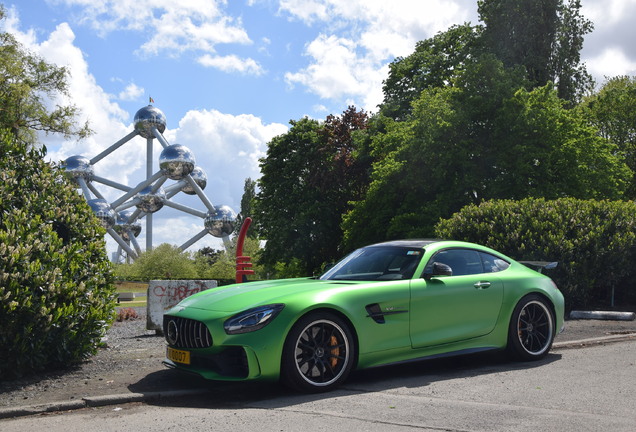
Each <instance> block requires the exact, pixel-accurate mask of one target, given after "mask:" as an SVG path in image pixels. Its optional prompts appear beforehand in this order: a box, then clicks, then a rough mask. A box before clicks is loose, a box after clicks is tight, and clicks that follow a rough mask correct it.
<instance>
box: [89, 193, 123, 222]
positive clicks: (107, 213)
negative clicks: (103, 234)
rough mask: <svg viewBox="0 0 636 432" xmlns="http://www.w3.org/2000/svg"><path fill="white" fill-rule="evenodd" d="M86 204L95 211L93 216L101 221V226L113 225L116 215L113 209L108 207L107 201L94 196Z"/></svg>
mask: <svg viewBox="0 0 636 432" xmlns="http://www.w3.org/2000/svg"><path fill="white" fill-rule="evenodd" d="M88 205H89V206H90V208H91V209H92V210H93V213H95V216H97V218H98V219H99V221H100V222H101V223H102V226H103V227H104V228H106V229H108V228H112V227H113V225H115V222H116V220H117V216H116V214H115V210H113V209H112V208H111V207H110V204H108V201H106V200H105V199H101V198H95V199H91V200H88Z"/></svg>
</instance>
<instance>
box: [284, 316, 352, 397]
mask: <svg viewBox="0 0 636 432" xmlns="http://www.w3.org/2000/svg"><path fill="white" fill-rule="evenodd" d="M354 359H355V342H354V338H353V334H352V333H351V330H350V329H349V326H348V324H347V323H346V322H344V320H342V319H341V318H340V317H338V316H337V315H335V314H333V313H330V312H315V313H311V314H309V315H306V316H304V317H303V318H301V319H300V320H299V321H298V322H297V323H296V324H295V325H294V327H293V328H292V330H291V331H290V332H289V335H288V336H287V339H286V340H285V346H284V348H283V358H282V361H281V379H282V381H283V383H284V384H286V385H288V386H289V387H292V388H294V389H296V390H300V391H303V392H310V393H317V392H324V391H329V390H332V389H333V388H335V387H336V386H338V385H340V384H342V382H344V381H345V380H346V379H347V377H348V376H349V373H350V372H351V369H352V368H353V363H354Z"/></svg>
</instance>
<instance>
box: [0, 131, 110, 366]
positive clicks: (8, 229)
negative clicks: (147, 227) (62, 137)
mask: <svg viewBox="0 0 636 432" xmlns="http://www.w3.org/2000/svg"><path fill="white" fill-rule="evenodd" d="M0 132H1V131H0ZM43 156H44V151H43V150H37V149H33V148H31V149H28V148H25V147H22V146H20V145H18V144H15V143H13V141H12V139H11V137H10V135H9V134H2V133H0V323H2V325H0V378H5V377H9V378H13V377H18V376H20V375H24V374H28V373H32V372H36V371H42V370H49V369H53V368H59V367H64V366H69V365H72V364H74V363H77V362H79V361H82V360H83V359H85V358H86V357H87V356H89V355H91V354H93V353H95V352H96V349H97V347H98V346H99V344H100V343H101V338H102V336H103V335H104V333H105V331H106V328H107V327H108V325H109V324H110V323H111V322H112V320H113V319H114V316H115V313H114V311H115V288H114V285H113V284H112V276H111V268H110V263H109V261H108V258H107V255H106V248H105V243H104V233H105V231H104V229H103V228H102V227H101V225H100V223H99V221H98V220H97V218H96V217H95V216H94V215H93V213H92V211H91V209H90V208H89V206H88V205H87V203H86V201H85V200H84V198H82V197H81V196H80V194H79V193H78V192H77V190H76V189H75V187H73V186H72V185H71V184H70V183H69V181H68V180H67V179H66V178H65V177H64V176H63V175H62V173H61V172H60V171H58V170H57V169H56V168H54V167H52V166H50V165H49V164H48V163H46V162H45V161H44V160H43Z"/></svg>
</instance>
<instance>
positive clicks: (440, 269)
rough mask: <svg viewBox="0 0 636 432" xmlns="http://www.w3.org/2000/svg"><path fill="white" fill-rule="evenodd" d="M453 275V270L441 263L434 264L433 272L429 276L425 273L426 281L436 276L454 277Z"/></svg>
mask: <svg viewBox="0 0 636 432" xmlns="http://www.w3.org/2000/svg"><path fill="white" fill-rule="evenodd" d="M452 275H453V269H452V268H451V267H450V266H449V265H446V264H444V263H440V262H434V263H433V272H432V273H428V274H427V273H425V274H424V279H426V280H429V279H431V278H432V277H435V276H452Z"/></svg>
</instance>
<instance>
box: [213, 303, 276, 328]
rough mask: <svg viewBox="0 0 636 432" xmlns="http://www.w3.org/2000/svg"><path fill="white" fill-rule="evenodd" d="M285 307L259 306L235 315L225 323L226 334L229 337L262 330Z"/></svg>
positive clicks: (274, 305)
mask: <svg viewBox="0 0 636 432" xmlns="http://www.w3.org/2000/svg"><path fill="white" fill-rule="evenodd" d="M284 307H285V305H284V304H273V305H267V306H259V307H257V308H254V309H249V310H246V311H245V312H241V313H240V314H236V315H234V316H233V317H232V318H230V319H228V320H227V321H225V324H224V326H223V327H224V328H225V333H227V334H229V335H233V334H241V333H249V332H253V331H256V330H260V329H262V328H263V327H265V326H266V325H267V324H269V323H270V322H271V321H272V320H273V319H274V318H275V317H276V315H278V314H279V312H280V311H282V310H283V308H284Z"/></svg>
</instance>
